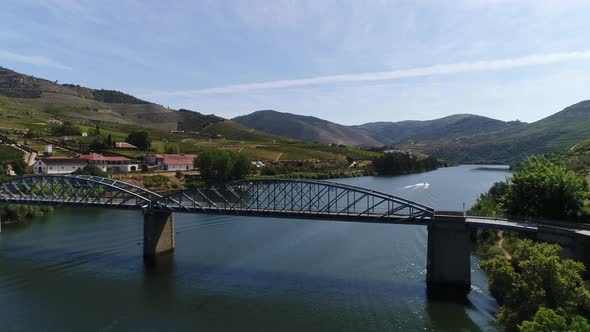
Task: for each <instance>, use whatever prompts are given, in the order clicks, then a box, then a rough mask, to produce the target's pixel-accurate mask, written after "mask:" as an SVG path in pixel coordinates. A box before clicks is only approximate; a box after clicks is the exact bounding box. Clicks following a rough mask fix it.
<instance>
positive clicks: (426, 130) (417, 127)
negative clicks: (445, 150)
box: [356, 114, 524, 145]
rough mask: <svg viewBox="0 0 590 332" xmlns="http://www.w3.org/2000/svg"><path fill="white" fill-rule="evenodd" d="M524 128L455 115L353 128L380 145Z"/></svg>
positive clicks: (485, 118)
mask: <svg viewBox="0 0 590 332" xmlns="http://www.w3.org/2000/svg"><path fill="white" fill-rule="evenodd" d="M522 125H524V123H522V122H519V121H509V122H505V121H501V120H496V119H491V118H487V117H484V116H479V115H473V114H455V115H450V116H446V117H444V118H440V119H434V120H427V121H399V122H372V123H366V124H363V125H360V126H356V128H359V129H362V130H365V131H366V133H367V135H369V136H370V137H371V138H373V139H375V140H377V141H379V142H381V143H382V144H386V145H391V144H399V143H402V142H406V141H424V140H440V139H451V138H457V137H470V136H473V135H478V134H482V133H489V132H494V131H498V130H503V129H507V128H515V127H520V126H522Z"/></svg>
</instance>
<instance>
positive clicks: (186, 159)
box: [154, 154, 197, 165]
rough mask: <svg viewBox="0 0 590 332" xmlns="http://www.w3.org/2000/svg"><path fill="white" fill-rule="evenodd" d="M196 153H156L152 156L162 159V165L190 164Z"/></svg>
mask: <svg viewBox="0 0 590 332" xmlns="http://www.w3.org/2000/svg"><path fill="white" fill-rule="evenodd" d="M196 156H197V155H196V154H156V155H154V157H156V158H157V159H163V163H164V165H192V164H193V160H194V159H195V157H196Z"/></svg>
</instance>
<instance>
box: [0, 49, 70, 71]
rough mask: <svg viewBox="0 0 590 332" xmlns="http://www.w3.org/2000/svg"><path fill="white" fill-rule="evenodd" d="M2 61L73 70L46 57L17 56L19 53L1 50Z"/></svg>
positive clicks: (0, 58)
mask: <svg viewBox="0 0 590 332" xmlns="http://www.w3.org/2000/svg"><path fill="white" fill-rule="evenodd" d="M0 60H4V61H14V62H21V63H26V64H29V65H34V66H39V67H50V68H57V69H65V70H71V69H72V67H68V66H66V65H62V64H61V63H59V62H56V61H54V60H52V59H50V58H48V57H46V56H42V55H23V54H17V53H13V52H9V51H4V50H0Z"/></svg>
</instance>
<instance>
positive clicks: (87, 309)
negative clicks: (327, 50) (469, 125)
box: [0, 165, 510, 331]
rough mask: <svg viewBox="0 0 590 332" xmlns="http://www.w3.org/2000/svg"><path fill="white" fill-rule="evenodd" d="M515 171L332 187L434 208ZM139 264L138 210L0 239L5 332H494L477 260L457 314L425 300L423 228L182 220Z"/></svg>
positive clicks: (94, 214) (56, 220) (51, 221)
mask: <svg viewBox="0 0 590 332" xmlns="http://www.w3.org/2000/svg"><path fill="white" fill-rule="evenodd" d="M509 175H510V173H509V172H508V171H507V170H506V169H505V168H501V167H500V168H498V167H495V168H489V167H481V166H472V165H462V166H458V167H450V168H443V169H439V170H436V171H432V172H427V173H421V174H414V175H407V176H397V177H360V178H347V179H336V180H334V181H336V182H342V183H347V184H353V185H358V186H363V187H367V188H371V189H375V190H379V191H383V192H388V193H392V194H395V195H398V196H401V197H404V198H408V199H411V200H415V201H418V202H420V203H423V204H426V205H428V206H431V207H433V208H435V209H439V210H459V211H460V210H462V209H463V203H465V206H466V207H467V208H468V207H469V206H471V205H472V204H473V203H474V201H475V199H476V198H477V196H478V195H479V194H480V193H482V192H485V191H487V189H488V188H489V187H490V186H491V185H492V184H493V183H494V182H496V181H502V180H504V179H505V178H506V177H507V176H509ZM175 223H176V224H175V226H176V251H175V253H174V254H173V255H168V256H165V257H162V258H161V259H159V260H158V262H157V264H156V266H153V267H152V266H145V265H144V263H143V260H142V246H141V242H142V237H143V233H142V232H143V228H142V227H143V224H142V215H141V212H138V211H117V210H97V209H56V210H55V212H54V213H53V214H51V215H50V216H47V217H43V218H39V219H37V220H34V221H33V222H31V223H27V224H25V225H10V226H8V225H5V226H3V228H2V232H1V233H0V331H130V330H134V331H418V330H420V331H425V330H426V331H494V330H496V326H495V324H494V314H495V313H496V312H497V310H498V305H497V304H496V302H495V300H494V299H493V298H492V297H491V295H490V294H489V291H488V288H487V280H486V277H485V275H484V274H483V273H482V271H481V270H480V269H479V268H478V267H477V260H476V258H474V257H472V284H473V286H472V290H471V292H470V294H469V295H468V298H467V301H466V302H465V303H454V302H440V301H433V300H428V299H427V297H426V242H427V231H426V228H425V227H424V226H405V225H379V224H364V223H350V222H335V221H305V220H292V219H284V220H283V219H272V218H254V217H233V216H232V217H226V216H208V215H188V214H176V215H175Z"/></svg>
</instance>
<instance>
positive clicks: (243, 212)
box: [0, 175, 590, 293]
mask: <svg viewBox="0 0 590 332" xmlns="http://www.w3.org/2000/svg"><path fill="white" fill-rule="evenodd" d="M0 204H30V205H50V206H72V207H99V208H113V209H138V210H142V211H144V243H143V246H144V256H145V257H148V258H149V257H154V256H156V255H159V254H162V253H165V252H171V251H173V250H174V241H175V236H174V213H208V214H224V215H238V216H258V217H274V218H295V219H314V220H337V221H352V222H366V223H385V224H404V225H425V226H427V227H428V248H427V283H428V288H429V290H430V289H433V290H436V289H452V290H453V292H457V291H461V292H464V293H467V292H469V289H470V287H471V271H470V266H471V265H470V244H471V240H470V230H471V229H472V228H486V229H505V230H513V231H519V232H527V233H531V234H532V235H533V236H536V238H537V239H539V240H542V241H547V242H555V243H559V244H561V245H563V246H565V247H567V248H568V253H569V255H570V256H571V257H573V258H577V259H579V260H582V261H584V263H588V264H587V266H588V265H590V228H589V229H579V225H575V224H564V223H559V224H555V225H551V224H539V223H531V222H526V221H521V220H508V219H490V218H480V217H466V216H464V214H463V213H462V212H444V211H434V210H433V209H432V208H430V207H427V206H425V205H422V204H419V203H416V202H412V201H410V200H406V199H403V198H400V197H397V196H394V195H390V194H386V193H382V192H378V191H374V190H369V189H366V188H361V187H356V186H350V185H345V184H340V183H335V182H327V181H315V180H314V181H312V180H299V179H298V180H294V179H256V180H240V181H233V182H229V183H221V184H213V185H203V186H200V187H195V188H191V189H187V190H183V191H179V192H176V193H172V194H170V195H166V196H161V195H159V194H157V193H154V192H152V191H149V190H147V189H144V188H141V187H139V186H136V185H133V184H129V183H126V182H123V181H118V180H112V179H107V178H102V177H96V176H86V175H37V176H28V177H21V178H15V179H10V180H7V181H4V182H0ZM586 261H588V262H586Z"/></svg>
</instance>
